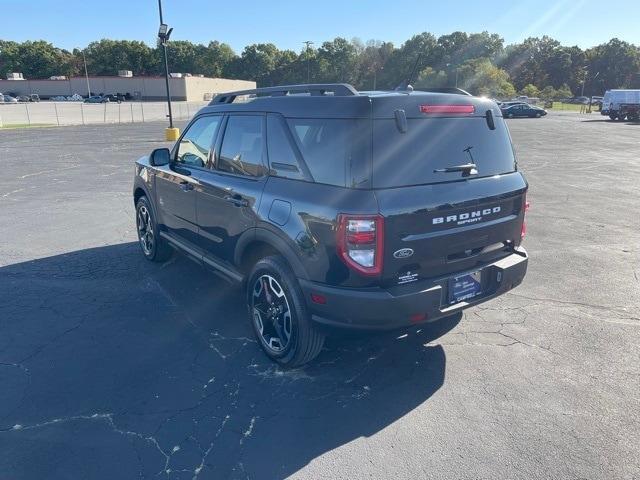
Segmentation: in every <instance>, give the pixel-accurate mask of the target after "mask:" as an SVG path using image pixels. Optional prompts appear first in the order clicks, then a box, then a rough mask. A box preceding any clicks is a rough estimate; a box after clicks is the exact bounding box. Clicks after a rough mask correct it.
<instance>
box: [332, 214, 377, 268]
mask: <svg viewBox="0 0 640 480" xmlns="http://www.w3.org/2000/svg"><path fill="white" fill-rule="evenodd" d="M336 245H337V249H338V256H339V257H340V258H341V259H342V261H343V262H344V263H346V264H347V266H348V267H350V268H352V269H354V270H355V271H357V272H358V273H361V274H363V275H380V273H381V272H382V253H383V248H384V218H383V217H382V216H380V215H338V232H337V242H336Z"/></svg>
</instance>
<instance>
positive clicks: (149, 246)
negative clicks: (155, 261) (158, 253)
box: [136, 205, 155, 255]
mask: <svg viewBox="0 0 640 480" xmlns="http://www.w3.org/2000/svg"><path fill="white" fill-rule="evenodd" d="M136 223H137V226H138V238H139V239H140V246H141V247H142V251H143V252H144V254H145V255H151V254H152V253H153V243H154V240H155V239H154V236H153V225H152V223H151V214H150V213H149V210H148V209H147V207H146V206H145V205H140V207H139V208H138V215H136Z"/></svg>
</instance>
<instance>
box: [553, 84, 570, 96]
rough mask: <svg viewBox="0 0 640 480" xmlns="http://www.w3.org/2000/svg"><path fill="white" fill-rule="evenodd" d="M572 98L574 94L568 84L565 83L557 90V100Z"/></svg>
mask: <svg viewBox="0 0 640 480" xmlns="http://www.w3.org/2000/svg"><path fill="white" fill-rule="evenodd" d="M571 97H573V93H572V92H571V89H570V88H569V85H567V84H566V83H563V84H562V86H560V88H558V89H557V90H556V97H555V98H558V99H561V98H571Z"/></svg>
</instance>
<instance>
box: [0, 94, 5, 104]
mask: <svg viewBox="0 0 640 480" xmlns="http://www.w3.org/2000/svg"><path fill="white" fill-rule="evenodd" d="M0 103H4V94H2V93H0Z"/></svg>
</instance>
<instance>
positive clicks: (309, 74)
mask: <svg viewBox="0 0 640 480" xmlns="http://www.w3.org/2000/svg"><path fill="white" fill-rule="evenodd" d="M302 43H304V44H305V45H306V46H307V83H311V57H310V56H309V47H310V46H311V45H313V42H312V41H311V40H307V41H306V42H302Z"/></svg>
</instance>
